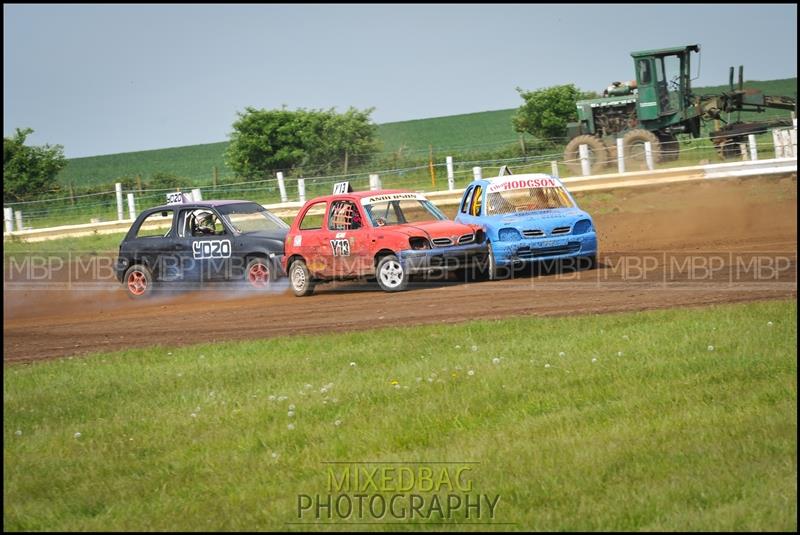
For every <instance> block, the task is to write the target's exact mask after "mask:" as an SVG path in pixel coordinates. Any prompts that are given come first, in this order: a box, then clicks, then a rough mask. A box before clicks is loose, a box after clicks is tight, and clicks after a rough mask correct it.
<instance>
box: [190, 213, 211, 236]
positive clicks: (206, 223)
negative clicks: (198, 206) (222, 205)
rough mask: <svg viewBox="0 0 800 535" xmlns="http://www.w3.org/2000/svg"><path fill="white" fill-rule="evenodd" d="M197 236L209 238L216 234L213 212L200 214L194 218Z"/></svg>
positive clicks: (194, 232)
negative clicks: (210, 235)
mask: <svg viewBox="0 0 800 535" xmlns="http://www.w3.org/2000/svg"><path fill="white" fill-rule="evenodd" d="M192 234H194V235H195V236H208V235H209V234H214V214H212V213H211V212H200V213H198V214H196V215H195V216H194V231H193V233H192Z"/></svg>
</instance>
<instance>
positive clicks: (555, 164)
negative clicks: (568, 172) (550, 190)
mask: <svg viewBox="0 0 800 535" xmlns="http://www.w3.org/2000/svg"><path fill="white" fill-rule="evenodd" d="M550 174H551V175H552V176H554V177H556V178H560V177H559V176H558V162H557V161H555V160H551V161H550Z"/></svg>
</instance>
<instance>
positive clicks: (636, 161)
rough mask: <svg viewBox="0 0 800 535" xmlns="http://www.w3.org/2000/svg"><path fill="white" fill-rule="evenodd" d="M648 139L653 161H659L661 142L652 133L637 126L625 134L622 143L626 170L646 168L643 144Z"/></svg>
mask: <svg viewBox="0 0 800 535" xmlns="http://www.w3.org/2000/svg"><path fill="white" fill-rule="evenodd" d="M648 141H649V142H650V147H651V150H652V151H653V163H654V164H656V163H658V162H660V161H661V143H660V142H659V141H658V137H656V135H655V134H654V133H652V132H650V131H648V130H642V129H641V128H637V129H636V130H631V131H630V132H628V133H627V134H625V136H624V137H623V138H622V145H623V147H624V150H625V169H626V170H627V169H630V170H631V171H633V170H637V169H647V161H646V158H645V150H644V144H645V143H646V142H648Z"/></svg>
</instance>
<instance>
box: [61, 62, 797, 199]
mask: <svg viewBox="0 0 800 535" xmlns="http://www.w3.org/2000/svg"><path fill="white" fill-rule="evenodd" d="M746 85H747V87H752V88H756V89H761V90H763V91H764V92H766V93H767V94H772V95H786V96H792V95H796V93H797V78H787V79H783V80H769V81H748V82H747V83H746ZM722 90H727V87H726V86H719V87H708V88H702V87H701V88H696V89H695V91H696V92H697V93H701V94H702V93H711V92H719V91H722ZM521 103H522V102H521V100H520V104H521ZM515 112H516V109H513V108H512V109H505V110H496V111H485V112H479V113H469V114H463V115H452V116H448V117H435V118H429V119H419V120H412V121H401V122H395V123H386V124H382V125H379V126H378V139H379V140H380V141H381V142H382V146H383V148H382V150H383V151H384V152H385V153H387V154H388V153H398V151H400V153H401V154H402V157H401V158H400V159H399V164H402V163H403V162H404V161H405V162H411V161H421V160H426V159H427V154H428V149H429V146H433V148H434V150H435V154H436V157H437V161H438V160H443V159H444V157H445V156H447V155H451V156H458V155H461V154H463V155H464V156H465V157H468V158H469V156H468V155H469V154H487V153H491V152H497V151H498V150H500V149H504V148H508V147H514V146H516V145H517V144H518V141H517V140H518V134H517V133H516V132H515V131H514V129H513V128H512V126H511V117H512V116H513V115H514V113H515ZM778 115H781V116H788V113H787V112H785V111H780V110H768V112H767V113H763V114H747V113H745V114H742V120H758V119H762V120H763V119H766V118H767V117H773V116H778ZM231 121H233V118H232V119H231ZM227 144H228V143H227V141H222V142H220V143H210V144H205V145H192V146H187V147H174V148H166V149H160V150H152V151H141V152H130V153H122V154H111V155H103V156H92V157H86V158H72V159H70V160H69V163H68V165H67V167H66V168H65V169H64V170H63V171H62V172H61V173H60V174H59V182H60V183H61V184H63V185H65V186H67V185H68V184H70V183H73V184H74V185H75V187H78V188H80V187H84V186H90V185H97V184H109V185H112V184H113V183H114V182H115V181H116V180H115V179H116V178H118V177H123V176H128V177H135V176H136V175H137V174H138V175H141V176H142V178H143V180H145V181H146V180H147V179H148V177H149V176H150V175H151V174H153V173H155V172H159V171H161V172H170V173H175V174H177V175H179V176H182V177H185V178H187V179H189V180H190V181H191V182H192V183H193V184H210V183H211V181H212V175H213V170H212V169H213V167H214V166H216V167H217V169H218V172H219V174H220V177H222V178H225V177H231V176H232V175H233V173H232V171H231V170H230V169H228V168H227V167H226V166H225V162H224V156H223V155H224V152H225V149H226V147H227ZM556 152H558V151H556ZM445 153H447V154H445ZM377 170H378V169H372V170H371V171H372V172H375V171H377ZM365 172H366V171H365ZM442 174H443V173H442Z"/></svg>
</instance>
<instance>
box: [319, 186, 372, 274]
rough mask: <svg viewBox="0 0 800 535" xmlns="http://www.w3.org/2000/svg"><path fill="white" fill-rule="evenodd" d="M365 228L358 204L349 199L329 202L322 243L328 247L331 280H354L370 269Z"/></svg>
mask: <svg viewBox="0 0 800 535" xmlns="http://www.w3.org/2000/svg"><path fill="white" fill-rule="evenodd" d="M365 225H366V219H365V218H364V213H363V208H362V207H361V206H360V203H357V202H355V201H354V200H352V199H340V200H335V201H332V202H331V204H330V207H329V208H328V211H327V218H326V221H325V228H326V235H325V237H324V240H325V241H327V242H328V244H329V245H330V251H329V253H330V255H331V257H330V258H331V271H332V273H333V275H334V276H335V277H339V278H350V277H357V276H359V275H361V274H363V273H365V269H366V268H367V267H368V266H369V265H371V259H370V255H369V229H368V227H366V226H365Z"/></svg>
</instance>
